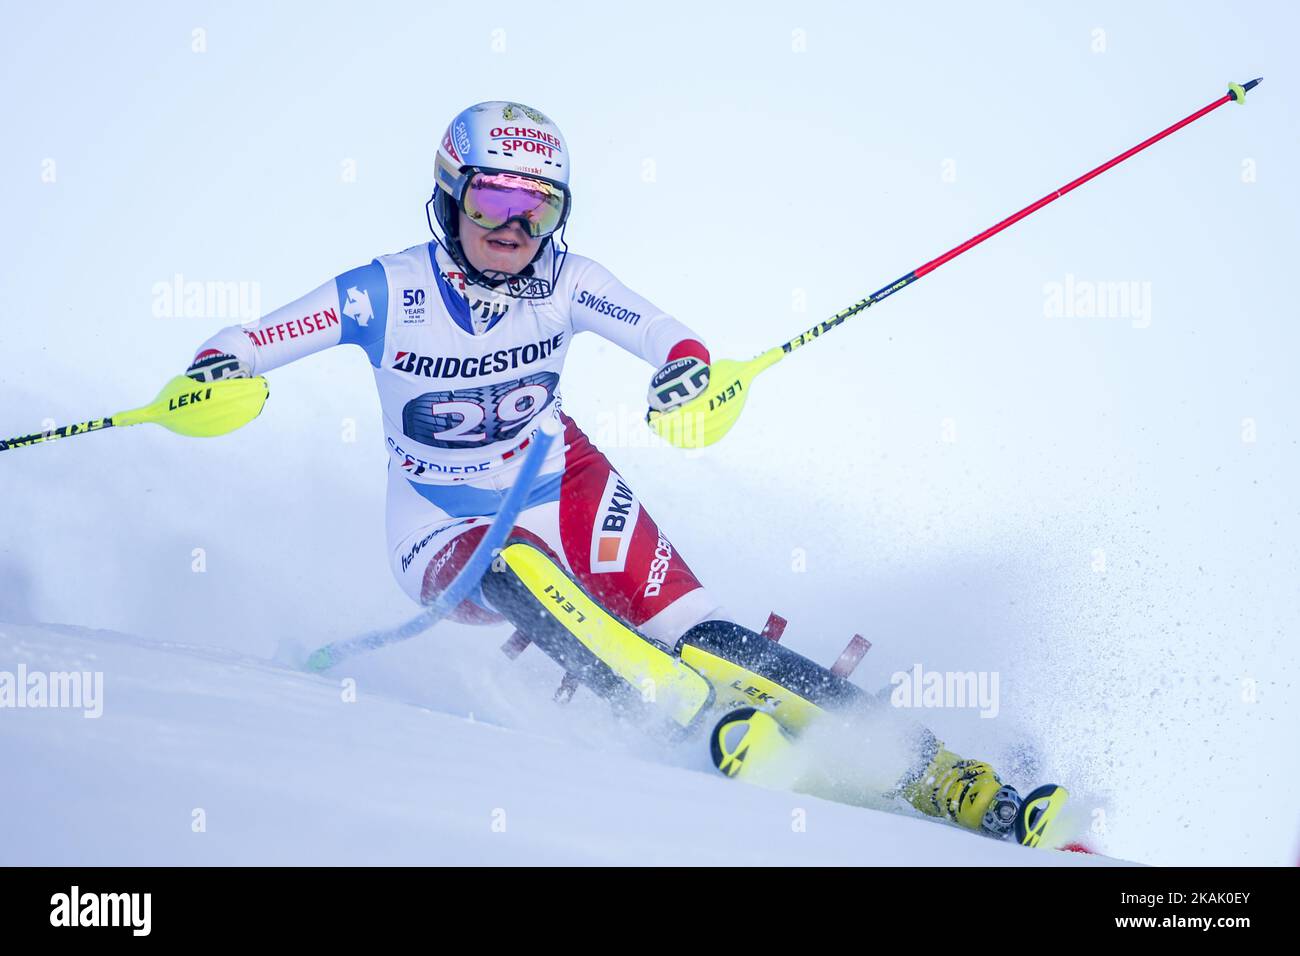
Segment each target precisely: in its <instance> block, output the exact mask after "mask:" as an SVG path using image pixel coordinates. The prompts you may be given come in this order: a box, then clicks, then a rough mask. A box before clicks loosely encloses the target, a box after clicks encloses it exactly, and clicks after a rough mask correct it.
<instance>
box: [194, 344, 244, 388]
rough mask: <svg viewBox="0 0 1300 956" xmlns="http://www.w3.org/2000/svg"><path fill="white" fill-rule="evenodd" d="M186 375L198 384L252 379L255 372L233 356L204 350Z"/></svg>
mask: <svg viewBox="0 0 1300 956" xmlns="http://www.w3.org/2000/svg"><path fill="white" fill-rule="evenodd" d="M185 374H186V375H188V376H189V377H190V378H192V379H194V381H196V382H216V381H219V380H221V379H225V378H252V376H253V370H252V369H250V368H249V367H248V366H247V365H245V364H244V363H243V362H241V361H240V360H239V359H237V358H236V357H235V356H233V355H227V354H226V353H225V352H219V351H217V350H216V349H204V350H203V351H202V352H200V353H199V354H198V355H196V356H194V361H193V362H191V363H190V367H189V368H187V369H186V370H185Z"/></svg>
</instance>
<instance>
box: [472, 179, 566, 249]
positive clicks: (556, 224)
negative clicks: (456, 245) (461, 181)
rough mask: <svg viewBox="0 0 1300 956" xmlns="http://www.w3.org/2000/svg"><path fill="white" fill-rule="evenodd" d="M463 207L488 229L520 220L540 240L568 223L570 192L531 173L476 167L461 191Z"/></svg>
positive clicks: (474, 219)
mask: <svg viewBox="0 0 1300 956" xmlns="http://www.w3.org/2000/svg"><path fill="white" fill-rule="evenodd" d="M460 208H461V209H462V210H464V212H465V215H467V216H468V217H469V218H470V220H471V221H472V222H473V223H474V224H475V225H477V226H482V227H483V228H484V229H497V228H499V227H501V226H504V225H505V224H506V223H508V222H512V221H518V222H519V223H521V224H522V225H523V227H524V229H525V230H526V231H527V232H528V234H529V235H530V236H532V237H533V238H534V239H540V238H541V237H543V236H549V235H550V234H551V233H553V232H555V230H557V229H559V228H560V226H562V225H564V220H565V219H566V218H567V217H568V214H569V191H568V190H567V189H565V188H564V187H563V186H557V185H556V184H555V183H552V182H547V181H546V180H544V179H533V178H532V177H531V176H520V175H519V174H517V173H502V172H489V171H483V170H475V171H474V172H471V173H470V174H469V179H468V181H467V182H466V183H465V188H464V190H463V191H462V192H461V194H460Z"/></svg>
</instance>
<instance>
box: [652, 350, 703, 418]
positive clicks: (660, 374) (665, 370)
mask: <svg viewBox="0 0 1300 956" xmlns="http://www.w3.org/2000/svg"><path fill="white" fill-rule="evenodd" d="M708 387H709V365H708V363H707V362H705V361H703V360H701V359H698V358H696V357H695V356H693V355H687V356H684V357H682V358H678V359H673V360H672V361H671V362H668V363H667V364H665V365H663V366H662V367H661V368H660V369H659V371H657V372H655V374H654V378H652V379H650V392H649V396H648V401H649V403H650V411H652V412H659V413H661V414H662V413H664V412H670V411H672V410H673V409H674V408H678V407H679V406H681V405H685V404H686V403H687V402H689V401H690V400H691V399H693V398H698V397H699V396H700V395H703V394H704V392H705V390H706V389H707V388H708Z"/></svg>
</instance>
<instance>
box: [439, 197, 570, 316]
mask: <svg viewBox="0 0 1300 956" xmlns="http://www.w3.org/2000/svg"><path fill="white" fill-rule="evenodd" d="M441 203H446V204H447V205H450V203H451V197H449V196H448V195H447V194H446V193H444V192H443V191H442V190H437V191H435V192H434V194H433V195H432V196H430V197H429V201H428V202H427V203H425V204H424V215H425V219H427V220H428V223H429V231H430V232H432V233H433V238H434V240H435V241H436V242H437V243H438V245H439V246H441V247H442V249H443V251H444V252H446V253H447V255H448V256H450V257H451V261H452V262H454V263H456V265H458V266H460V268H461V271H463V272H464V273H465V281H466V282H467V283H470V284H472V285H476V286H479V287H480V288H481V289H482V290H483V291H484V293H485V294H486V297H487V298H495V297H498V296H505V297H508V298H511V299H545V298H547V297H548V296H549V295H550V294H551V293H552V292H553V291H555V285H556V283H557V282H558V281H559V277H560V268H561V267H562V266H563V265H564V259H565V257H566V255H567V254H568V244H567V243H565V242H564V228H565V226H567V225H568V224H567V223H566V224H565V226H561V227H560V232H559V234H558V235H559V243H560V244H561V246H560V252H559V254H558V255H556V254H555V252H554V248H552V247H553V245H554V244H553V243H552V241H551V240H552V238H553V237H554V236H555V235H556V234H554V233H553V234H552V235H550V236H546V237H545V238H544V239H543V240H542V242H541V244H540V245H539V246H538V247H537V252H536V253H535V254H534V255H533V258H532V259H530V260H529V262H528V264H527V265H526V266H524V268H523V271H521V272H502V271H501V270H499V269H487V270H480V269H478V268H476V267H475V266H474V265H473V264H472V263H471V262H470V261H469V256H467V255H466V254H465V248H464V246H462V245H461V242H460V236H459V235H458V230H457V222H456V219H455V215H454V213H455V212H456V210H455V209H447V208H445V207H442V208H440V207H439V204H441ZM435 218H436V219H437V220H438V224H439V225H440V226H442V227H443V228H442V229H441V230H439V229H438V228H437V226H435V225H434V219H435ZM548 248H552V257H551V261H552V263H553V264H552V267H551V277H550V278H549V279H547V278H544V277H542V276H539V275H537V274H536V270H535V269H534V268H533V265H534V264H535V263H536V262H537V261H538V260H540V259H541V258H542V257H543V256H544V255H545V254H546V251H547V249H548Z"/></svg>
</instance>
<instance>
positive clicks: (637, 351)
mask: <svg viewBox="0 0 1300 956" xmlns="http://www.w3.org/2000/svg"><path fill="white" fill-rule="evenodd" d="M569 258H570V259H572V260H574V261H573V262H572V263H567V262H566V264H565V270H566V271H567V270H568V269H569V268H570V266H572V267H573V271H572V273H570V274H569V289H570V296H571V300H572V304H571V309H572V313H571V314H572V318H573V330H574V331H575V332H595V333H596V334H597V335H599V336H601V337H602V338H606V339H608V340H609V341H611V342H613V343H614V344H615V345H617V346H619V347H620V348H622V349H624V350H626V351H628V352H631V353H632V354H633V355H638V356H640V357H641V358H643V359H645V361H647V362H649V363H650V365H651V366H653V367H654V368H655V369H657V371H656V372H655V374H654V376H653V378H652V379H651V382H650V392H649V402H650V407H651V408H654V409H656V410H657V411H667V410H669V409H671V408H675V407H677V406H678V405H681V404H683V403H685V402H688V401H690V400H691V399H692V398H695V397H696V396H697V395H699V394H700V393H701V392H703V391H704V390H705V389H706V388H707V387H708V382H709V362H710V358H709V350H708V348H706V347H705V345H704V343H703V341H701V339H700V337H699V336H698V335H696V334H695V332H693V331H692V330H691V329H690V328H689V327H687V326H686V325H685V324H683V323H682V322H680V321H678V320H677V319H675V318H673V317H672V316H671V315H669V314H668V313H667V312H664V311H663V310H662V309H660V308H658V307H657V306H656V305H654V304H653V303H652V302H650V301H649V300H648V299H646V298H644V297H642V296H640V295H638V294H637V293H635V292H633V291H632V290H631V289H629V288H628V287H627V286H625V285H624V284H623V283H622V282H620V281H619V280H618V279H616V278H615V277H614V275H613V273H611V272H610V271H609V270H608V269H606V268H605V267H604V266H602V265H601V264H600V263H598V262H593V261H592V260H591V259H587V258H585V257H583V256H576V255H571V256H570V257H569Z"/></svg>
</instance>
